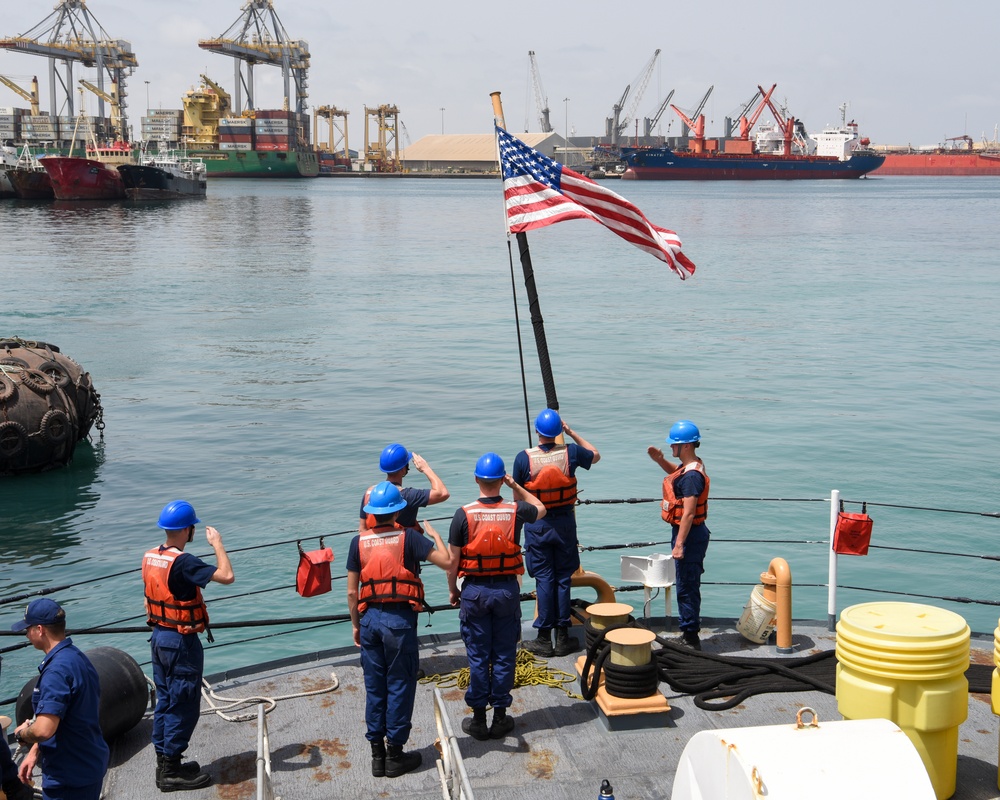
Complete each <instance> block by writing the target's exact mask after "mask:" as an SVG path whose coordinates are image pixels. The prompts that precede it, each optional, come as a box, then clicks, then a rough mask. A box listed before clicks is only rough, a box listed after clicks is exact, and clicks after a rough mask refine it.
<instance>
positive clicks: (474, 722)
mask: <svg viewBox="0 0 1000 800" xmlns="http://www.w3.org/2000/svg"><path fill="white" fill-rule="evenodd" d="M462 730H463V731H464V732H465V733H467V734H469V736H471V737H472V738H473V739H478V740H479V741H481V742H485V741H486V740H487V739H489V738H490V729H489V728H488V727H487V725H486V709H485V708H474V709H472V716H471V717H466V718H465V719H463V720H462Z"/></svg>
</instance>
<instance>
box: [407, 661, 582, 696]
mask: <svg viewBox="0 0 1000 800" xmlns="http://www.w3.org/2000/svg"><path fill="white" fill-rule="evenodd" d="M575 680H576V677H575V676H573V675H570V674H569V673H568V672H564V671H563V670H561V669H551V668H550V667H549V666H548V664H547V663H546V662H545V661H543V660H542V659H539V658H536V657H535V656H534V655H532V654H531V653H529V652H528V651H527V650H524V649H519V650H518V651H517V656H516V658H515V661H514V688H515V689H519V688H521V687H522V686H549V687H551V688H553V689H559V690H561V691H563V692H565V693H566V695H567V696H568V697H571V698H573V699H574V700H583V699H584V698H582V697H580V695H578V694H574V693H573V692H571V691H570V690H569V688H568V684H571V683H573V682H574V681H575ZM469 681H470V672H469V668H468V667H460V668H459V669H454V670H452V671H451V672H438V673H435V674H433V675H425V676H424V677H423V678H421V679H420V683H435V684H437V686H438V688H440V689H468V688H469Z"/></svg>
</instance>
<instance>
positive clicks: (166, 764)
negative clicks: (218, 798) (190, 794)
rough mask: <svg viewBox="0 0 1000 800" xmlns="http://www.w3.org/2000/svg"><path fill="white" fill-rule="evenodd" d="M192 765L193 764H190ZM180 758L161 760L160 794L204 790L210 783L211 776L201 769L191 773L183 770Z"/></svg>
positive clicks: (188, 770) (189, 770)
mask: <svg viewBox="0 0 1000 800" xmlns="http://www.w3.org/2000/svg"><path fill="white" fill-rule="evenodd" d="M192 763H194V762H192ZM185 766H186V765H182V764H181V760H180V758H168V757H166V756H164V758H163V769H162V770H161V771H160V791H161V792H186V791H188V790H190V789H204V788H205V787H206V786H208V785H209V784H210V783H211V782H212V776H211V775H209V774H208V773H207V772H202V771H201V769H200V768H199V769H196V770H194V771H192V770H191V769H190V768H188V769H185Z"/></svg>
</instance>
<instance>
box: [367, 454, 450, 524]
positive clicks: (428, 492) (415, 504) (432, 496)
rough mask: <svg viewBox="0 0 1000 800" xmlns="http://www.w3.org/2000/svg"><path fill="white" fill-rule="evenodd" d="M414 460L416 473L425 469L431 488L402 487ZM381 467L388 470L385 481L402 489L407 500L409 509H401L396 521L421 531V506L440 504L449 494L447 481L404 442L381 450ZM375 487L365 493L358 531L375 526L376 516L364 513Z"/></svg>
mask: <svg viewBox="0 0 1000 800" xmlns="http://www.w3.org/2000/svg"><path fill="white" fill-rule="evenodd" d="M411 461H412V462H413V467H414V469H416V470H417V472H422V473H423V474H424V475H426V476H427V480H429V481H430V482H431V488H430V489H417V488H416V487H413V486H403V478H405V477H406V474H407V473H408V472H409V471H410V462H411ZM378 468H379V469H380V470H382V472H384V473H385V479H386V481H388V482H389V483H391V484H392V485H393V486H395V487H396V488H397V489H399V493H400V494H401V495H402V496H403V499H404V500H405V501H406V508H404V509H403V510H402V511H400V512H399V516H398V517H397V519H396V522H397V523H398V524H399V525H401V526H402V527H404V528H416V529H417V530H418V531H419V530H421V527H420V523H419V522H417V514H418V513H419V512H420V509H421V508H425V507H426V506H433V505H436V504H437V503H443V502H444V501H445V500H447V499H448V497H449V494H448V488H447V487H446V486H445V485H444V481H442V480H441V479H440V478H439V477H438V476H437V473H436V472H434V470H433V469H431V465H430V464H428V463H427V460H426V459H424V458H423V457H422V456H421V455H420V454H419V453H411V452H410V451H409V450H407V449H406V448H405V447H403V445H401V444H390V445H386V446H385V449H383V450H382V455H381V456H379V460H378ZM374 488H375V487H374V486H369V487H368V489H367V491H365V496H364V497H363V498H362V499H361V513H360V515H359V516H360V518H361V519H360V520H359V522H358V530H359V531H363V530H365V528H373V527H374V526H375V518H374V517H373V516H371V515H370V514H367V513H365V506H366V505H367V504H368V498H369V497H370V496H371V493H372V489H374Z"/></svg>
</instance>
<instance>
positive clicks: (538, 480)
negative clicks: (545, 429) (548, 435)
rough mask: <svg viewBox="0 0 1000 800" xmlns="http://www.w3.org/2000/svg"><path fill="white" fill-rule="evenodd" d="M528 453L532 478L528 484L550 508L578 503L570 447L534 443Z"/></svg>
mask: <svg viewBox="0 0 1000 800" xmlns="http://www.w3.org/2000/svg"><path fill="white" fill-rule="evenodd" d="M527 453H528V469H529V479H528V481H527V482H526V483H525V484H524V488H525V489H527V490H528V491H529V492H531V493H532V494H533V495H534V496H535V497H537V498H538V499H539V500H541V501H542V505H544V506H545V507H546V508H560V507H562V506H572V505H574V504H575V503H576V478H575V477H573V476H571V475H570V474H569V448H568V447H566V445H564V444H557V445H555V447H553V448H552V449H551V450H549V451H545V450H542V448H540V447H532V448H531V449H530V450H528V451H527Z"/></svg>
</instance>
